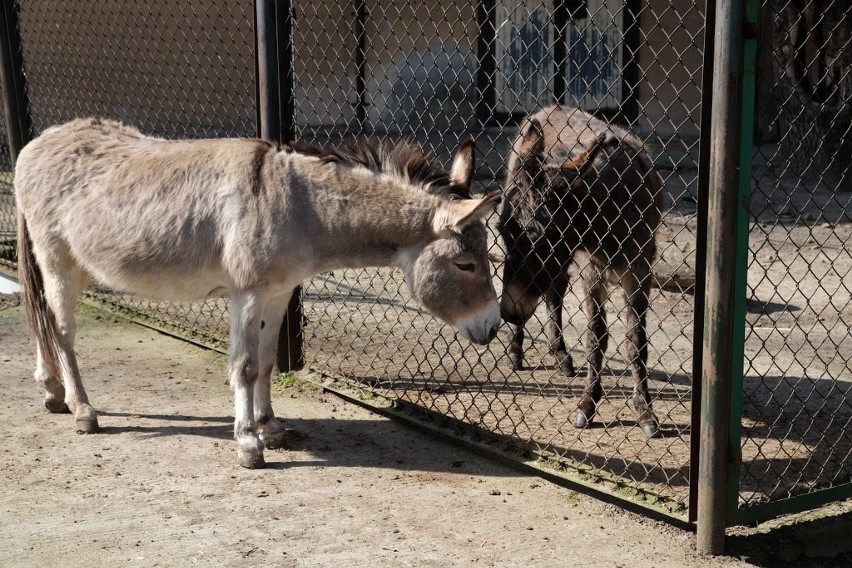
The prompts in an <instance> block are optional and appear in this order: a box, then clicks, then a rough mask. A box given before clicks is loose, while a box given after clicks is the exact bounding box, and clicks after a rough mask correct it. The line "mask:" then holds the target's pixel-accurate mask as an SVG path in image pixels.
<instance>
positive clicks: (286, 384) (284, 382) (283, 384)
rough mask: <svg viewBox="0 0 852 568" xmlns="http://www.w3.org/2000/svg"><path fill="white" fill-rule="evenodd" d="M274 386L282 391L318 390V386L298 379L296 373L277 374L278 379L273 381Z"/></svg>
mask: <svg viewBox="0 0 852 568" xmlns="http://www.w3.org/2000/svg"><path fill="white" fill-rule="evenodd" d="M275 385H276V386H277V387H279V388H282V389H298V390H300V391H306V390H311V391H315V390H319V388H320V387H319V385H317V384H316V383H312V382H311V381H308V380H305V379H303V378H301V377H299V376H298V375H297V374H296V373H293V372H290V371H288V372H286V373H278V378H277V379H276V380H275Z"/></svg>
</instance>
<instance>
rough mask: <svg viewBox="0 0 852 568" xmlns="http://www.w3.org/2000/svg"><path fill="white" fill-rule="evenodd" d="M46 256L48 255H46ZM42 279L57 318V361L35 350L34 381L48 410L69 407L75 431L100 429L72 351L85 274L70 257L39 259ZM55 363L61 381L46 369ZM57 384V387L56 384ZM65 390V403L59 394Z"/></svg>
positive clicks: (60, 410) (47, 300) (62, 410)
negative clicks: (42, 395) (78, 305)
mask: <svg viewBox="0 0 852 568" xmlns="http://www.w3.org/2000/svg"><path fill="white" fill-rule="evenodd" d="M45 256H47V255H45ZM39 265H40V266H41V270H42V279H43V281H44V296H45V300H46V302H47V305H48V306H49V307H50V310H51V311H52V312H53V314H54V318H55V321H56V334H57V337H56V347H57V357H58V359H59V360H58V361H56V365H50V364H48V363H47V361H46V359H45V355H46V354H45V353H43V352H42V351H41V349H39V350H38V351H37V362H36V381H38V382H39V383H40V384H42V385H43V386H44V388H45V401H44V404H45V406H46V407H47V408H48V410H50V411H51V412H64V411H66V409H67V410H70V411H71V412H73V413H74V422H75V425H76V428H77V432H81V433H84V434H91V433H94V432H97V431H98V430H99V427H98V414H97V412H95V409H94V408H92V405H91V404H89V397H88V395H87V394H86V390H85V389H84V388H83V382H82V379H81V378H80V371H79V369H78V368H77V357H76V355H75V354H74V340H75V338H76V335H77V320H76V318H75V317H74V308H75V307H76V304H77V299H78V298H79V297H80V294H81V293H82V292H83V290H84V289H85V288H86V286H87V285H88V283H89V277H88V275H87V274H86V273H85V272H84V271H83V270H82V269H80V268H79V267H78V266H77V265H76V264H75V263H74V262H73V261H72V260H70V258H66V257H63V258H58V257H54V256H51V257H50V258H44V256H43V257H42V258H40V259H39ZM52 367H56V368H57V369H58V371H59V373H60V374H61V376H62V384H61V385H59V384H57V383H58V382H59V381H57V380H55V379H54V378H52V377H50V372H49V369H51V368H52ZM57 387H58V388H57ZM63 391H64V399H65V400H64V405H63V404H60V403H59V400H58V398H57V397H58V396H60V395H61V394H62V392H63Z"/></svg>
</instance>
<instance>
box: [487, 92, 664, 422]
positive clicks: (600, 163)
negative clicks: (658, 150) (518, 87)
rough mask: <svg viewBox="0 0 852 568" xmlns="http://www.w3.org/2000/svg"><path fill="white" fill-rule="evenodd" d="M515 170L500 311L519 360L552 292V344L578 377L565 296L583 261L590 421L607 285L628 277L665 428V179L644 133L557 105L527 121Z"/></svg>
mask: <svg viewBox="0 0 852 568" xmlns="http://www.w3.org/2000/svg"><path fill="white" fill-rule="evenodd" d="M508 170H509V171H508V174H507V179H506V187H505V192H504V193H505V194H504V199H503V203H502V205H501V207H500V220H499V225H498V229H499V232H500V234H501V236H502V237H503V240H504V243H505V245H506V260H505V265H504V275H503V296H502V299H501V302H500V311H501V313H502V315H503V318H504V319H506V321H508V322H509V323H510V324H511V331H512V337H511V341H510V345H509V357H510V360H511V362H512V365H513V367H514V368H516V369H519V368H520V367H521V366H522V365H523V341H524V328H523V326H524V323H525V322H526V321H527V320H528V319H529V318H530V317H531V316H532V314H533V312H534V311H535V309H536V305H537V304H538V302H539V300H540V299H541V297H542V296H544V299H545V302H546V304H547V308H548V311H549V321H548V323H547V332H548V338H549V341H550V350H551V353H553V355H554V356H555V357H556V359H557V363H558V364H559V367H560V369H561V370H562V372H563V373H564V374H565V375H567V376H574V363H573V361H572V360H571V356H570V355H569V354H568V352H567V351H566V349H565V341H564V339H563V337H562V301H563V298H564V296H565V292H566V290H567V288H568V284H569V267H571V269H572V270H574V269H576V270H577V272H578V273H579V280H580V283H581V284H582V289H583V294H584V296H585V300H584V303H583V305H584V308H585V312H586V316H587V318H588V331H587V333H586V350H587V356H588V370H587V377H586V390H585V394H584V395H583V397H582V399H581V400H580V403H579V409H578V412H577V413H576V414H575V415H574V425H575V426H577V427H578V428H584V427H586V426H587V425H588V424H589V423H590V422H591V420H592V417H593V416H594V414H595V412H596V407H597V404H598V402H599V401H600V399H601V396H602V394H603V389H602V387H601V382H600V374H601V368H602V365H603V356H604V352H605V351H606V348H607V343H608V339H609V334H608V332H607V325H606V313H605V311H604V301H605V300H606V297H607V293H608V292H607V286H608V284H620V285H621V287H622V288H623V289H624V293H625V296H626V300H627V356H628V360H629V364H630V370H631V373H632V375H633V380H634V383H635V390H634V394H633V407H634V409H635V410H636V415H637V418H638V423H639V426H640V427H641V428H642V431H643V432H644V433H645V434H646V435H647V436H648V437H653V436H656V435H657V434H658V432H659V423H658V421H657V418H656V416H654V412H653V410H652V408H651V396H650V394H649V393H648V371H647V361H648V338H647V332H646V329H645V316H646V313H647V311H648V297H649V292H650V288H651V264H652V262H653V261H654V255H655V254H656V244H655V241H654V232H655V231H656V229H657V226H658V225H659V222H660V199H661V194H662V183H661V181H660V179H659V176H658V175H657V173H656V172H654V170H653V168H652V165H651V161H650V159H649V158H648V156H647V154H646V153H645V151H644V150H643V149H642V143H641V141H640V140H639V139H638V138H637V137H636V136H634V135H633V134H631V133H630V132H628V131H627V130H624V129H622V128H619V127H617V126H612V125H608V124H606V123H605V122H603V121H601V120H598V119H597V118H595V117H593V116H592V115H590V114H588V113H585V112H583V111H581V110H578V109H575V108H570V107H558V106H556V107H549V108H546V109H543V110H541V111H539V112H538V113H536V114H534V115H532V116H530V117H529V118H527V120H526V121H525V122H524V123H523V124H522V126H521V129H520V135H519V136H518V138H517V140H516V141H515V143H514V147H513V153H512V155H511V156H510V158H509V164H508Z"/></svg>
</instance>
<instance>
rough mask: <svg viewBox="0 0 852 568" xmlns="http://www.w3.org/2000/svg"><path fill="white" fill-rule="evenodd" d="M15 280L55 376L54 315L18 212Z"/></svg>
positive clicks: (33, 329) (57, 375)
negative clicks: (16, 274)
mask: <svg viewBox="0 0 852 568" xmlns="http://www.w3.org/2000/svg"><path fill="white" fill-rule="evenodd" d="M18 279H19V280H20V283H21V303H22V304H23V305H24V307H25V308H26V311H27V319H28V321H29V324H30V332H31V333H33V334H34V335H35V340H36V343H37V344H38V349H39V352H40V353H41V358H42V362H43V363H44V365H45V370H46V371H47V372H48V373H49V376H51V377H56V378H59V370H60V369H59V348H58V333H57V328H56V316H55V315H54V313H53V310H51V309H50V306H48V305H47V299H46V297H45V294H44V280H43V277H42V273H41V268H40V267H39V265H38V263H37V262H36V258H35V255H34V254H33V243H32V239H30V232H29V229H28V228H27V220H26V218H25V217H24V214H23V213H22V212H20V211H19V212H18Z"/></svg>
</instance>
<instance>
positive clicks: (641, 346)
mask: <svg viewBox="0 0 852 568" xmlns="http://www.w3.org/2000/svg"><path fill="white" fill-rule="evenodd" d="M623 280H624V281H623V282H622V286H623V288H624V293H625V295H626V304H627V358H628V361H629V363H630V372H631V374H632V375H633V384H634V390H633V409H634V410H635V411H636V419H637V422H638V424H639V427H640V428H642V432H644V433H645V435H646V436H647V437H648V438H654V437H656V436H658V435H659V433H660V424H659V420H657V417H656V416H655V415H654V410H653V409H652V407H651V394H650V393H649V392H648V334H647V328H646V314H647V312H648V304H649V300H648V297H649V295H650V288H651V285H650V278H648V277H646V278H643V279H642V281H641V282H640V281H639V279H637V278H636V277H635V276H633V275H628V276H625V278H624V279H623Z"/></svg>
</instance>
